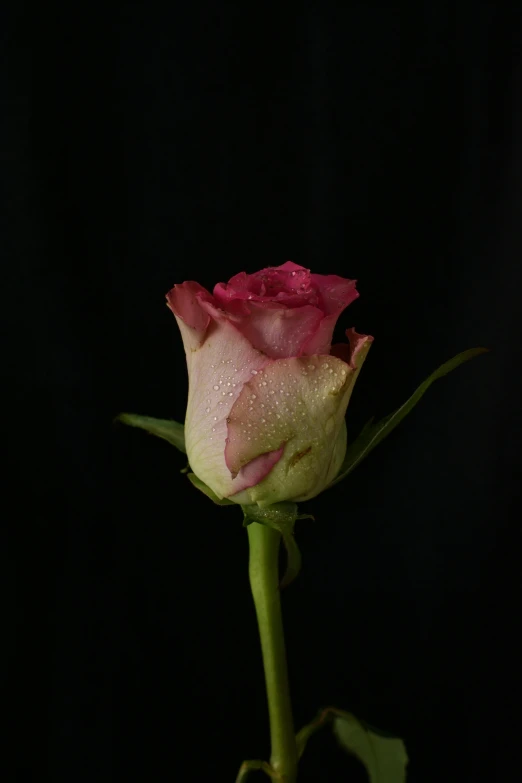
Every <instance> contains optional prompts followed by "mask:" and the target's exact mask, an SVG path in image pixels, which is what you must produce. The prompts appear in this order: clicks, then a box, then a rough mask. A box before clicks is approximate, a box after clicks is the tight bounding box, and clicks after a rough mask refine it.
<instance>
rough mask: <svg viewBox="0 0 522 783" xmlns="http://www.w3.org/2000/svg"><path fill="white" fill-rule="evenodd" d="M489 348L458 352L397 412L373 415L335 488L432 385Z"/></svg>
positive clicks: (351, 449)
mask: <svg viewBox="0 0 522 783" xmlns="http://www.w3.org/2000/svg"><path fill="white" fill-rule="evenodd" d="M488 350H489V349H488V348H470V349H469V350H467V351H463V352H462V353H459V354H457V355H456V356H454V357H453V358H452V359H449V361H447V362H445V363H444V364H442V365H441V366H440V367H439V368H438V369H437V370H435V372H433V373H432V374H431V375H430V376H429V378H426V380H425V381H424V383H421V385H420V386H419V387H418V389H416V391H414V392H413V394H412V395H411V397H410V398H409V399H407V400H406V402H405V403H404V404H403V405H401V407H400V408H397V410H396V411H394V412H393V413H390V414H389V415H388V416H385V417H384V418H383V419H381V420H380V421H378V422H376V423H375V424H374V423H373V418H372V419H370V421H369V422H367V424H366V425H365V426H364V427H363V429H362V431H361V433H360V434H359V436H358V437H357V438H356V439H355V440H354V441H353V443H352V444H350V445H349V446H348V449H347V451H346V456H345V458H344V461H343V464H342V466H341V469H340V471H339V473H338V474H337V476H336V478H335V479H334V480H333V481H332V483H331V484H330V487H333V485H334V484H337V482H338V481H341V480H342V479H344V478H346V476H347V475H348V474H349V473H351V472H352V470H353V469H354V468H355V467H357V465H358V464H359V463H360V462H362V460H363V459H364V458H365V457H367V456H368V454H369V453H370V452H371V451H372V450H373V449H374V448H375V447H376V446H377V444H378V443H380V442H381V441H382V440H383V439H384V438H385V437H386V436H387V435H389V434H390V432H392V430H394V429H395V427H396V426H397V424H399V422H401V421H402V420H403V419H404V417H405V416H406V415H407V414H408V413H409V412H410V411H411V410H412V408H414V407H415V405H417V403H418V402H419V400H420V399H421V397H422V396H423V394H424V393H425V392H426V391H427V390H428V389H429V387H430V386H431V384H432V383H433V382H434V381H436V380H437V379H438V378H442V377H443V376H444V375H447V374H448V373H449V372H451V371H452V370H454V369H455V368H456V367H458V366H459V365H460V364H462V363H463V362H467V361H469V360H470V359H473V358H474V357H475V356H480V354H482V353H487V351H488Z"/></svg>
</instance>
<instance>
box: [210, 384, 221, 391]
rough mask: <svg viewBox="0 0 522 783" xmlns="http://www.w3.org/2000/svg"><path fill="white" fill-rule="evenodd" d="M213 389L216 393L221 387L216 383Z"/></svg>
mask: <svg viewBox="0 0 522 783" xmlns="http://www.w3.org/2000/svg"><path fill="white" fill-rule="evenodd" d="M212 388H213V389H214V391H217V390H218V389H219V386H218V385H217V383H215V384H214V386H213V387H212Z"/></svg>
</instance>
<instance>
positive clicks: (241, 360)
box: [179, 300, 279, 498]
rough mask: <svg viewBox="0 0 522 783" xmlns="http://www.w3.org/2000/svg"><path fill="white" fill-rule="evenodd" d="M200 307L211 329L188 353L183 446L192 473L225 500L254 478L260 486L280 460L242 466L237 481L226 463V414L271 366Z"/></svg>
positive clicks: (222, 318)
mask: <svg viewBox="0 0 522 783" xmlns="http://www.w3.org/2000/svg"><path fill="white" fill-rule="evenodd" d="M201 304H202V307H203V310H204V312H205V313H206V314H207V316H211V323H210V324H209V326H208V328H207V331H206V333H205V339H204V341H203V342H202V344H201V345H200V346H199V347H196V348H192V349H190V350H188V351H187V364H188V370H189V394H188V403H187V413H186V419H185V445H186V448H187V455H188V458H189V462H190V465H191V468H192V470H193V471H194V473H195V474H196V475H197V476H198V478H200V479H201V481H203V482H205V484H208V486H209V487H210V488H211V489H212V490H213V491H214V492H215V493H216V494H217V495H218V497H220V498H223V497H228V495H230V494H235V493H237V492H239V491H241V490H243V489H245V487H249V486H252V482H254V480H255V479H256V478H257V479H258V480H261V478H262V477H263V476H264V475H266V473H267V472H268V471H269V470H270V468H271V467H272V465H273V464H275V462H276V461H277V459H279V456H278V455H277V454H273V455H271V456H270V455H267V456H266V458H265V459H264V460H259V461H258V462H256V463H255V464H252V465H251V466H247V464H246V463H245V466H244V469H245V472H244V473H243V472H239V471H238V472H239V475H238V476H237V478H236V479H232V476H231V474H230V471H229V470H228V468H227V465H226V462H225V442H226V438H227V421H226V419H227V417H228V415H229V412H230V409H231V408H232V406H233V404H234V402H235V401H236V400H237V398H238V396H239V395H240V393H241V390H242V389H243V387H244V384H245V383H246V382H247V381H248V380H250V379H251V378H252V377H253V373H256V372H258V371H259V370H261V369H262V368H263V367H264V366H265V365H266V364H267V362H269V361H270V360H269V359H267V357H266V356H264V355H263V354H262V353H260V352H259V351H257V350H256V349H255V348H253V347H252V346H251V345H250V343H249V342H248V340H247V339H246V338H245V337H243V335H242V334H241V333H240V332H238V331H237V329H236V328H235V326H234V325H233V324H232V323H231V322H230V321H229V320H228V318H227V317H226V315H224V314H223V313H222V311H220V310H219V308H216V307H215V306H214V305H213V304H212V302H210V301H208V300H203V301H202V303H201ZM179 323H180V327H181V326H182V325H183V324H184V322H183V321H181V319H179ZM231 357H233V358H231ZM255 456H256V457H259V456H260V453H258V454H256V455H255Z"/></svg>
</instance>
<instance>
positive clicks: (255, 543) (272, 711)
mask: <svg viewBox="0 0 522 783" xmlns="http://www.w3.org/2000/svg"><path fill="white" fill-rule="evenodd" d="M247 531H248V541H249V545H250V560H249V567H248V572H249V577H250V587H251V589H252V596H253V598H254V605H255V608H256V614H257V622H258V626H259V636H260V638H261V651H262V654H263V666H264V669H265V683H266V694H267V699H268V715H269V720H270V741H271V745H272V748H271V756H270V763H271V765H272V767H273V769H274V771H276V772H277V773H278V774H279V775H280V776H281V778H282V780H284V781H285V783H294V781H295V779H296V777H297V747H296V742H295V733H294V723H293V718H292V704H291V702H290V690H289V687H288V671H287V665H286V653H285V637H284V631H283V618H282V615H281V600H280V593H279V566H278V553H279V544H280V541H281V534H280V533H279V532H278V531H276V530H273V529H272V528H270V527H268V526H266V525H261V524H259V523H258V522H252V523H251V524H250V525H248V526H247Z"/></svg>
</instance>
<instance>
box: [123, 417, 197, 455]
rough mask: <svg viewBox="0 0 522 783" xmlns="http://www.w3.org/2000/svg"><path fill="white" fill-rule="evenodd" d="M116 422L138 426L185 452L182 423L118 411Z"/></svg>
mask: <svg viewBox="0 0 522 783" xmlns="http://www.w3.org/2000/svg"><path fill="white" fill-rule="evenodd" d="M114 421H116V422H120V423H121V424H128V425H129V426H130V427H139V429H142V430H145V431H146V432H148V433H150V435H156V437H157V438H163V440H166V441H168V442H169V443H170V444H171V445H172V446H175V447H176V448H177V449H179V450H180V451H182V452H183V454H186V453H187V450H186V448H185V428H184V426H183V424H180V423H179V422H177V421H172V420H171V419H154V418H153V417H152V416H139V415H138V414H137V413H120V414H119V416H116V418H115V420H114Z"/></svg>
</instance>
